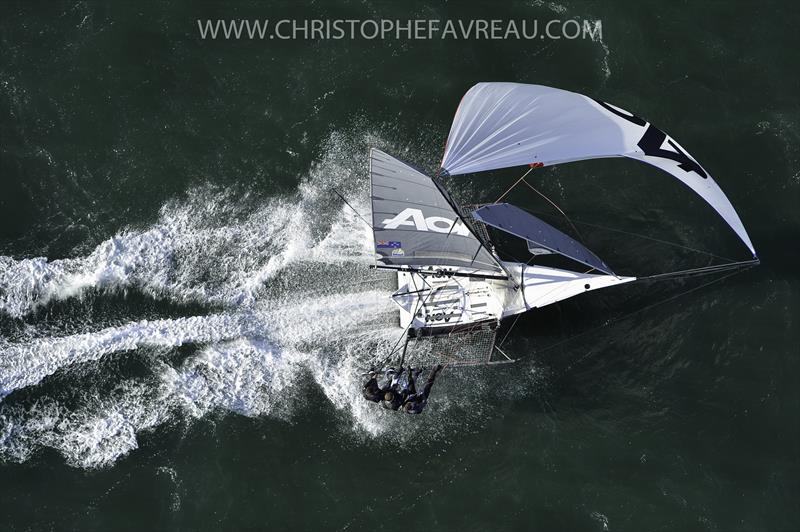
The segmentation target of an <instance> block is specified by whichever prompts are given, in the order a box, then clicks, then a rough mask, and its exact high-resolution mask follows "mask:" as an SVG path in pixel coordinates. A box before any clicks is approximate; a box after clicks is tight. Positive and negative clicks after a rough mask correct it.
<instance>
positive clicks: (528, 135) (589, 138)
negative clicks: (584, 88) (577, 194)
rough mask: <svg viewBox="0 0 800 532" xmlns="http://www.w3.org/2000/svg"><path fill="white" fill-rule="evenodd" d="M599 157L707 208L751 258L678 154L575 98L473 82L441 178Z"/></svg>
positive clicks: (635, 120)
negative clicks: (618, 161)
mask: <svg viewBox="0 0 800 532" xmlns="http://www.w3.org/2000/svg"><path fill="white" fill-rule="evenodd" d="M601 157H629V158H632V159H637V160H639V161H643V162H645V163H648V164H651V165H653V166H656V167H658V168H660V169H661V170H664V171H665V172H667V173H669V174H671V175H673V176H674V177H676V178H677V179H679V180H680V181H681V182H683V183H684V184H686V185H687V186H688V187H689V188H691V189H692V190H693V191H694V192H696V193H697V194H699V195H700V196H701V197H702V198H703V199H704V200H705V201H706V202H707V203H708V204H709V205H711V207H713V208H714V209H715V210H716V211H717V213H719V215H720V216H722V218H723V219H724V220H725V221H726V222H727V223H728V225H729V226H730V227H731V229H733V231H734V232H735V233H736V234H737V235H738V236H739V238H740V239H741V240H742V242H744V244H745V245H746V246H747V247H748V249H749V250H750V251H751V252H752V253H753V256H754V257H755V255H756V252H755V249H754V247H753V244H752V243H751V241H750V237H749V236H748V235H747V231H746V230H745V228H744V225H743V224H742V221H741V220H740V219H739V215H738V214H737V213H736V211H735V210H734V208H733V206H732V205H731V203H730V201H729V200H728V198H727V197H726V196H725V194H724V193H723V192H722V190H721V189H720V188H719V186H718V185H717V183H716V182H715V181H714V180H713V179H712V178H711V176H710V175H709V174H708V172H706V170H705V169H704V168H703V167H702V166H700V164H699V163H698V162H697V161H696V160H695V159H694V158H693V157H692V156H691V155H689V153H688V152H687V151H686V150H684V149H683V147H681V146H680V145H679V144H678V143H677V142H676V141H675V140H674V139H673V138H671V137H670V136H669V135H667V134H666V133H664V132H663V131H661V130H660V129H658V128H657V127H655V126H653V125H652V124H650V123H648V122H647V121H645V120H643V119H641V118H639V117H638V116H635V115H633V114H631V113H629V112H627V111H624V110H622V109H620V108H618V107H615V106H613V105H610V104H607V103H604V102H599V101H595V100H593V99H591V98H589V97H588V96H584V95H582V94H577V93H574V92H569V91H565V90H561V89H554V88H551V87H544V86H541V85H525V84H520V83H478V84H477V85H475V86H473V87H472V88H471V89H470V90H469V91H468V92H467V93H466V95H464V98H463V99H462V101H461V105H459V108H458V110H457V111H456V116H455V119H454V120H453V125H452V127H451V129H450V135H449V136H448V139H447V146H446V147H445V152H444V157H443V159H442V171H443V172H444V173H446V174H450V175H457V174H466V173H473V172H481V171H485V170H493V169H497V168H506V167H510V166H518V165H527V164H531V165H536V166H539V165H551V164H557V163H565V162H570V161H580V160H584V159H594V158H601Z"/></svg>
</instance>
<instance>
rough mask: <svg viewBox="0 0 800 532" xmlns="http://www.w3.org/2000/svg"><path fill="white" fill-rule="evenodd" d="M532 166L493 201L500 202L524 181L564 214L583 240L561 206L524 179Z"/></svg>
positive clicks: (576, 232)
mask: <svg viewBox="0 0 800 532" xmlns="http://www.w3.org/2000/svg"><path fill="white" fill-rule="evenodd" d="M533 168H534V167H533V166H531V167H530V168H528V171H527V172H525V173H524V174H522V177H520V178H519V179H517V180H516V181H515V182H514V184H513V185H511V186H510V187H509V188H508V190H506V191H505V192H503V193H502V194H501V195H500V197H499V198H497V199H496V200H495V201H494V203H500V200H502V199H503V198H505V197H506V196H507V195H508V194H509V193H510V192H511V191H512V190H514V188H516V186H517V185H519V184H520V183H525V184H526V185H527V186H528V188H530V189H531V190H533V191H534V192H536V193H537V194H538V195H539V196H541V197H542V198H544V199H545V200H546V201H547V202H548V203H549V204H550V205H552V206H553V207H554V208H555V209H556V210H557V211H558V212H560V213H561V214H562V216H564V218H565V219H566V220H567V223H569V225H570V227H572V230H573V231H575V234H576V235H577V236H578V238H580V239H581V240H583V235H581V232H580V231H578V228H577V227H575V225H574V224H573V223H572V220H570V219H569V216H567V213H565V212H564V211H563V210H562V209H561V207H559V206H558V205H557V204H556V202H554V201H553V200H551V199H550V198H548V197H547V196H546V195H545V194H543V193H542V192H539V191H538V190H537V189H536V188H534V187H533V185H531V184H530V183H528V182H527V181H526V180H525V178H526V177H528V174H530V173H531V172H532V171H533Z"/></svg>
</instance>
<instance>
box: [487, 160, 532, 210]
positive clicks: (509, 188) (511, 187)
mask: <svg viewBox="0 0 800 532" xmlns="http://www.w3.org/2000/svg"><path fill="white" fill-rule="evenodd" d="M531 172H533V168H529V169H528V171H527V172H525V174H523V176H522V177H520V178H519V179H517V180H516V182H515V183H514V184H513V185H511V186H510V187H508V190H506V191H505V192H503V193H502V194H501V195H500V197H499V198H497V199H496V200H495V201H494V202H495V203H500V200H501V199H503V198H505V197H506V196H507V195H508V193H509V192H511V191H512V190H514V187H516V186H517V185H518V184H519V182H520V181H522V180H523V179H525V178H526V177H527V176H528V174H530V173H531Z"/></svg>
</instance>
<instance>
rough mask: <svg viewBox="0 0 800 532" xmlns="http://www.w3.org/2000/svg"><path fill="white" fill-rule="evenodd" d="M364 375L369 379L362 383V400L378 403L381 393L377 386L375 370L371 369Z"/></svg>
mask: <svg viewBox="0 0 800 532" xmlns="http://www.w3.org/2000/svg"><path fill="white" fill-rule="evenodd" d="M366 375H369V379H368V380H367V382H365V383H364V386H363V387H362V389H361V393H362V394H363V395H364V399H366V400H367V401H372V402H373V403H380V402H381V399H382V398H383V393H382V390H381V387H380V385H379V384H378V372H377V371H376V370H375V368H372V369H370V370H369V372H367V373H366Z"/></svg>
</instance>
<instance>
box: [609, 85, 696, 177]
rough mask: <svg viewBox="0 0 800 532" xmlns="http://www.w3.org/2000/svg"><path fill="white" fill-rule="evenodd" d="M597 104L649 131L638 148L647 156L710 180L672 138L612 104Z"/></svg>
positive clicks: (640, 141) (640, 140)
mask: <svg viewBox="0 0 800 532" xmlns="http://www.w3.org/2000/svg"><path fill="white" fill-rule="evenodd" d="M594 101H595V102H597V103H598V104H599V105H600V106H601V107H603V108H604V109H606V110H607V111H611V112H612V113H614V114H615V115H617V116H618V117H620V118H623V119H625V120H627V121H628V122H630V123H631V124H634V125H636V126H639V127H646V128H647V129H645V130H644V134H643V135H642V138H640V139H639V142H638V143H637V146H639V148H641V150H642V151H643V152H644V154H645V155H648V156H650V157H660V158H662V159H670V160H672V161H675V162H676V163H677V164H678V168H680V169H681V170H683V171H684V172H686V173H689V172H694V173H695V174H697V175H699V176H700V177H702V178H703V179H707V178H708V174H707V173H706V171H705V170H703V167H702V166H700V164H699V163H698V162H697V161H695V160H694V159H692V157H691V156H690V155H689V154H688V153H686V152H685V151H683V149H682V148H681V147H680V146H679V145H678V143H677V142H675V141H674V140H673V139H672V137H670V136H669V135H667V134H666V133H664V132H663V131H661V130H660V129H658V128H657V127H656V126H654V125H653V124H650V123H648V122H647V121H646V120H644V119H643V118H639V117H638V116H636V115H635V114H633V113H629V112H628V111H625V110H623V109H620V108H619V107H617V106H615V105H611V104H610V103H606V102H601V101H600V100H594ZM665 141H666V144H668V145H669V147H670V148H671V149H664V147H663V146H664V143H665Z"/></svg>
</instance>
